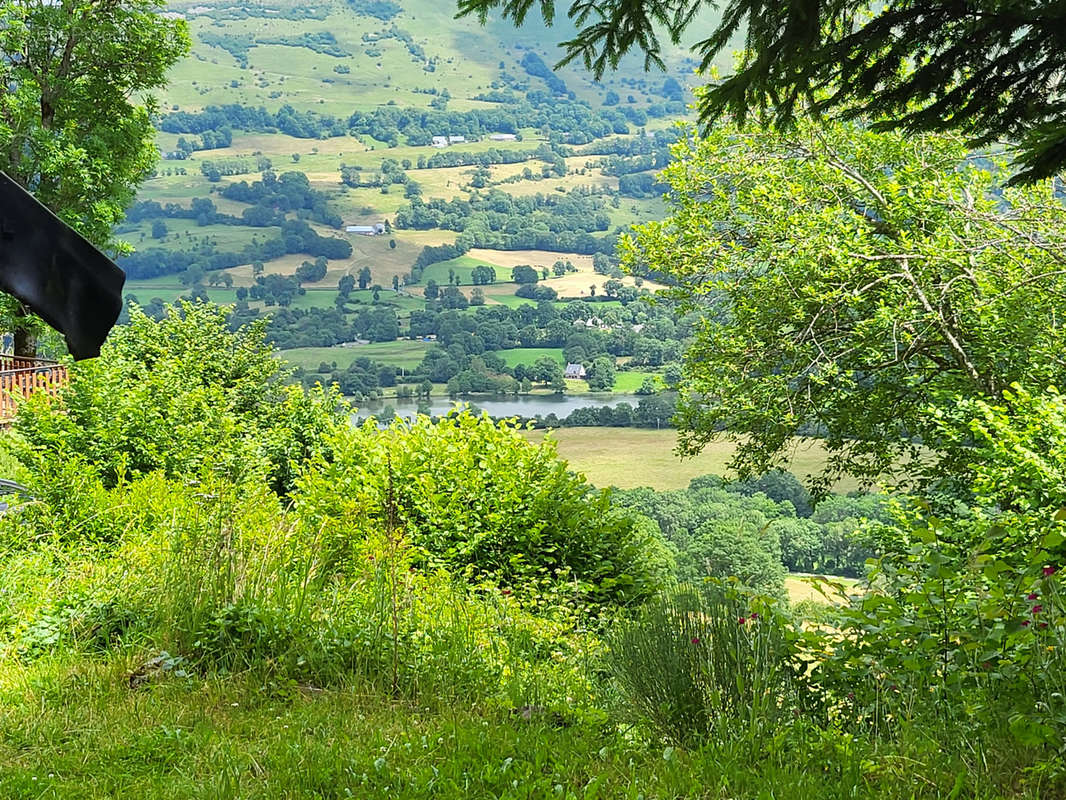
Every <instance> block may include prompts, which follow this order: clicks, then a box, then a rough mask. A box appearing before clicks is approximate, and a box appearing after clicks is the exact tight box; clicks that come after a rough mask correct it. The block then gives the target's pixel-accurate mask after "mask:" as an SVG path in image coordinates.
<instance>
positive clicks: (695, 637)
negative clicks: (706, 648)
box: [692, 636, 700, 644]
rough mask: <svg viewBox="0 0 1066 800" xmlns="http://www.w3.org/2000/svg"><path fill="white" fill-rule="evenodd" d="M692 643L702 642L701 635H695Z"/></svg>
mask: <svg viewBox="0 0 1066 800" xmlns="http://www.w3.org/2000/svg"><path fill="white" fill-rule="evenodd" d="M692 643H693V644H699V643H700V637H699V636H693V637H692Z"/></svg>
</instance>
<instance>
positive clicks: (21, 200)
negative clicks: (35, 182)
mask: <svg viewBox="0 0 1066 800" xmlns="http://www.w3.org/2000/svg"><path fill="white" fill-rule="evenodd" d="M125 281H126V275H125V273H123V272H122V270H121V269H119V268H118V267H117V266H115V264H114V262H113V261H111V259H110V258H108V257H107V256H105V255H104V254H103V253H101V252H100V251H99V250H97V249H96V247H94V246H93V245H92V244H91V243H90V242H89V241H88V240H87V239H86V238H85V237H83V236H82V235H81V234H79V233H77V232H75V231H74V230H73V229H72V228H71V227H70V226H69V225H67V224H66V223H65V222H63V221H62V220H60V219H59V218H58V217H56V215H55V214H53V213H52V212H51V211H49V210H48V209H47V208H46V207H45V206H43V205H42V204H41V203H39V202H38V201H37V198H35V197H34V196H33V195H31V194H30V193H29V192H27V191H26V190H25V189H23V188H22V187H21V186H19V185H18V184H17V183H15V181H13V180H11V178H9V177H8V176H7V175H6V174H4V173H3V172H0V289H3V291H5V292H8V293H9V294H12V295H14V296H15V297H17V298H18V299H19V300H21V301H22V302H23V303H24V304H25V305H26V306H28V307H29V308H30V309H31V310H32V311H33V312H34V313H36V314H37V315H38V316H40V317H41V319H43V320H44V321H45V322H47V323H48V324H49V325H51V326H52V327H53V328H55V329H56V330H57V331H59V332H60V333H62V334H63V336H64V337H65V338H66V340H67V347H68V348H69V349H70V352H71V355H73V356H74V358H75V359H77V360H80V359H83V358H94V357H95V356H98V355H100V346H101V345H102V344H103V343H104V339H106V338H107V334H108V332H109V331H110V330H111V328H112V327H113V326H114V324H115V321H116V320H117V319H118V315H119V313H120V312H121V311H122V284H123V283H125Z"/></svg>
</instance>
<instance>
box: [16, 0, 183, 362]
mask: <svg viewBox="0 0 1066 800" xmlns="http://www.w3.org/2000/svg"><path fill="white" fill-rule="evenodd" d="M161 6H162V4H161V3H160V2H159V0H120V1H119V2H114V3H109V4H108V5H107V7H106V8H97V7H96V4H94V3H92V2H86V0H64V2H61V3H48V4H41V3H35V2H29V1H28V0H5V2H3V3H2V4H0V86H3V87H4V90H3V91H2V92H0V170H2V171H4V172H5V173H7V175H9V176H10V177H11V178H12V179H13V180H15V181H16V182H17V183H18V184H20V185H21V186H22V187H24V188H26V189H27V190H29V191H31V192H32V193H33V194H34V196H35V197H36V198H37V199H38V200H39V201H40V202H41V203H43V204H44V205H45V206H47V207H48V208H49V209H50V210H51V211H53V212H54V213H55V214H57V215H58V216H59V218H60V219H62V220H63V221H64V222H66V223H67V224H69V225H70V226H71V227H73V228H74V230H76V231H78V232H79V233H81V234H82V235H84V236H85V237H86V238H87V239H89V241H91V242H93V243H94V244H96V245H97V246H98V247H101V248H104V249H107V250H112V251H121V250H123V249H127V246H126V245H124V244H123V243H121V242H119V241H118V240H116V239H115V238H114V234H113V228H114V226H115V225H116V224H117V223H118V222H120V221H121V219H122V211H123V209H124V208H125V207H126V206H128V205H129V204H130V203H131V202H132V200H133V194H134V190H135V189H136V187H137V185H138V184H139V183H140V182H141V181H143V180H144V179H145V178H146V177H148V174H149V173H150V171H151V169H152V165H153V163H154V162H155V159H156V156H157V155H158V153H157V151H156V148H155V144H154V138H155V132H154V130H153V129H152V124H151V120H150V117H151V114H152V113H153V112H154V110H155V102H154V100H153V99H152V98H151V95H150V92H152V91H153V90H155V89H159V88H161V87H162V86H164V85H165V82H166V80H165V76H166V72H167V70H168V69H169V68H170V67H171V66H172V65H173V64H174V63H175V62H176V61H178V60H179V59H180V58H181V57H182V56H183V55H184V54H185V52H186V51H187V50H188V48H189V38H188V33H187V31H186V28H185V23H184V21H181V20H174V19H166V18H164V17H163V16H161V15H160V14H159V13H158V11H159V9H160V8H161ZM135 98H136V99H135ZM0 315H2V316H3V317H4V320H5V327H6V328H7V329H8V330H13V331H14V332H15V352H16V353H18V354H19V355H23V356H30V357H32V356H34V355H35V350H36V334H37V333H38V332H39V331H40V330H41V328H42V323H40V322H39V321H38V320H36V318H34V317H32V316H30V314H29V311H28V309H27V308H25V307H24V306H23V304H22V303H21V302H18V301H15V300H14V298H12V297H9V296H5V297H4V299H3V301H2V303H0Z"/></svg>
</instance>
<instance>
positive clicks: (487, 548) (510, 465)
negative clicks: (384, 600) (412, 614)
mask: <svg viewBox="0 0 1066 800" xmlns="http://www.w3.org/2000/svg"><path fill="white" fill-rule="evenodd" d="M328 444H329V449H330V452H331V453H332V459H331V460H329V461H327V460H326V459H324V458H319V459H316V460H315V462H314V464H313V466H312V468H311V469H309V470H308V471H307V472H306V473H305V474H304V475H303V476H302V477H301V478H300V479H299V481H298V485H299V489H298V491H297V492H296V493H295V494H294V501H295V503H296V507H297V509H298V511H299V513H300V514H301V516H302V517H304V518H305V519H306V520H308V524H310V525H311V526H312V527H314V528H315V529H320V530H321V531H322V536H323V544H322V547H323V551H324V552H326V553H330V554H331V555H330V556H329V557H330V558H335V559H337V560H338V562H343V561H345V560H346V559H347V558H349V557H350V556H349V554H350V552H351V551H350V548H351V546H352V543H354V542H358V541H360V540H362V539H364V538H366V537H367V536H368V535H370V533H371V532H372V531H373V530H375V529H380V528H381V527H382V526H383V525H384V524H385V523H386V519H387V518H386V517H385V516H383V514H384V513H385V512H384V511H383V509H385V508H386V507H387V503H386V498H387V497H393V498H394V503H395V509H394V511H393V512H392V513H394V515H395V518H394V521H395V525H397V526H398V527H399V528H400V529H402V530H403V531H404V533H405V536H406V538H407V539H408V540H409V541H410V543H411V545H412V547H413V548H414V564H415V565H416V566H418V567H419V568H421V569H433V568H435V567H438V566H441V567H446V568H447V569H449V570H450V571H453V572H456V573H460V574H468V575H469V576H471V578H472V579H474V580H478V581H480V580H488V581H492V582H494V583H497V584H499V585H500V586H502V587H504V588H505V589H506V590H507V591H508V592H511V591H513V592H515V593H516V594H520V595H522V596H524V597H526V598H531V599H534V602H535V593H536V592H538V591H541V590H544V591H552V592H558V593H561V594H562V595H565V596H570V597H573V598H574V599H576V600H580V601H583V602H587V603H590V604H595V605H598V604H603V603H611V602H614V603H617V602H633V601H637V600H640V599H642V598H644V597H646V596H647V595H648V594H649V593H651V592H652V591H654V590H655V588H656V586H657V585H658V582H659V580H660V578H661V576H662V574H663V573H664V571H665V570H666V568H667V561H668V559H667V556H666V554H665V551H664V550H663V548H662V545H661V543H660V542H659V541H658V540H656V539H655V538H654V537H650V536H648V535H646V533H645V532H643V531H638V530H637V529H636V528H635V527H634V521H633V520H632V519H631V518H629V517H628V516H626V515H624V514H619V513H615V512H612V511H611V510H610V501H609V497H608V496H607V494H606V493H603V492H595V491H594V490H593V489H592V488H591V487H590V486H589V485H588V484H587V483H586V482H585V480H584V478H582V477H580V476H577V475H574V474H573V473H570V472H568V471H567V470H566V468H565V466H564V465H563V464H562V463H560V462H559V461H557V460H556V459H555V454H554V450H553V448H552V447H551V446H550V444H542V445H540V446H537V447H533V446H529V445H527V444H526V443H525V441H524V440H523V439H522V438H521V436H519V434H518V432H517V431H516V429H514V428H513V427H511V426H510V425H508V424H507V423H506V422H500V423H493V422H492V421H491V420H489V419H488V418H487V417H476V416H474V415H472V414H470V413H469V412H462V413H459V414H457V415H453V416H449V417H447V418H445V420H444V421H442V422H441V423H439V424H433V423H430V422H429V420H428V419H427V418H425V417H420V418H418V419H417V420H416V421H415V422H413V423H406V422H404V421H402V420H397V421H395V422H393V423H392V424H391V425H390V426H389V427H388V428H387V429H385V430H384V431H379V430H378V427H377V425H376V424H375V422H374V421H372V420H371V421H368V422H367V423H366V424H365V425H363V426H362V427H361V428H357V429H351V430H348V429H339V430H337V431H336V432H335V434H334V435H333V436H332V437H331V438H330V439H329V443H328Z"/></svg>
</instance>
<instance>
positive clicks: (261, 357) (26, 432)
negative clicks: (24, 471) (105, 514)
mask: <svg viewBox="0 0 1066 800" xmlns="http://www.w3.org/2000/svg"><path fill="white" fill-rule="evenodd" d="M130 316H131V318H130V325H128V326H124V327H121V328H118V329H116V331H115V332H114V333H113V334H112V335H111V337H110V338H109V340H108V341H107V343H106V344H105V345H104V348H103V351H102V353H101V355H100V357H99V358H98V359H94V360H92V361H87V362H80V363H78V364H75V365H73V366H72V367H71V368H70V384H69V386H67V387H66V388H64V389H63V390H62V392H61V395H60V399H59V400H58V401H56V400H52V399H51V398H49V397H48V396H47V395H45V394H37V395H34V396H32V397H31V398H30V399H29V400H27V401H26V402H25V403H23V404H22V405H21V406H20V407H19V411H18V415H17V417H16V420H15V431H16V433H17V434H18V436H17V438H16V440H15V446H16V448H17V449H16V453H17V455H18V456H19V458H20V460H21V461H22V463H23V464H24V465H26V466H27V467H28V468H29V469H30V471H31V474H32V477H31V479H30V482H31V484H32V485H33V487H34V489H35V491H39V492H42V493H45V494H49V495H53V494H61V493H62V492H63V491H64V490H66V489H68V488H70V485H69V484H68V483H66V481H65V479H64V478H63V476H64V475H68V476H70V477H73V475H79V476H80V475H81V473H80V472H79V470H81V469H82V468H83V467H84V468H88V471H89V473H90V474H91V475H93V477H94V479H98V480H99V481H101V482H102V485H103V486H104V487H113V486H116V485H118V484H120V483H122V482H123V481H124V480H126V479H128V478H130V477H134V476H139V475H146V474H148V473H151V472H154V471H162V472H163V473H164V474H166V475H167V476H169V477H172V478H176V479H181V478H183V477H185V476H194V475H196V474H197V473H198V472H199V471H200V470H201V469H202V468H204V467H206V466H208V465H224V464H239V465H242V468H247V467H248V465H254V467H253V468H254V469H262V470H263V471H264V472H265V473H266V476H267V480H268V481H269V482H270V484H271V485H272V486H273V487H274V488H275V489H276V490H277V491H279V492H285V491H288V489H289V488H290V486H291V483H290V481H291V475H292V469H293V467H292V465H293V463H299V462H300V461H302V460H306V458H307V457H308V456H309V455H310V453H311V452H312V451H314V450H316V449H317V448H318V447H320V446H321V436H322V434H323V433H324V431H325V429H326V428H328V427H330V426H331V425H333V424H337V423H339V422H340V421H341V420H343V419H344V412H343V406H342V403H341V401H340V400H339V398H338V397H336V396H335V395H334V394H331V393H325V392H322V391H319V392H316V393H311V394H305V393H304V392H303V391H302V390H300V389H298V388H293V387H284V386H283V385H282V382H281V381H280V380H279V378H280V377H281V372H280V370H281V368H280V365H279V362H278V361H276V360H275V359H274V358H273V356H272V355H271V352H270V350H269V349H268V348H267V347H266V346H265V345H264V343H263V326H262V325H255V326H252V327H250V328H241V329H239V330H238V331H236V332H231V331H230V330H229V329H228V324H227V322H228V320H227V313H226V312H225V311H224V310H222V309H220V308H218V307H217V306H208V305H192V304H188V303H185V304H182V305H181V306H180V307H175V308H172V309H170V310H169V311H168V313H167V316H166V317H164V318H163V319H162V320H160V321H158V322H157V321H154V320H152V319H150V318H148V317H147V316H145V315H144V314H142V313H140V311H139V310H137V309H133V311H132V313H131V315H130ZM71 465H77V469H75V470H74V472H73V473H71ZM79 479H80V478H79ZM57 499H58V498H57Z"/></svg>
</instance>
